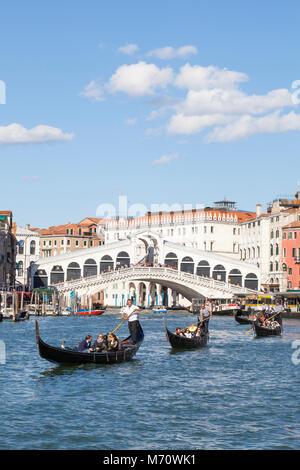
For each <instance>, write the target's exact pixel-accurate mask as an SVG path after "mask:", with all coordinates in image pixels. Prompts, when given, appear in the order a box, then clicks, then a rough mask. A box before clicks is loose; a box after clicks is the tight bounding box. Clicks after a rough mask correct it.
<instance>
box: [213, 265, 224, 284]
mask: <svg viewBox="0 0 300 470" xmlns="http://www.w3.org/2000/svg"><path fill="white" fill-rule="evenodd" d="M212 277H213V279H216V281H223V282H225V281H226V270H225V268H224V266H222V264H217V265H216V266H215V267H214V270H213V273H212Z"/></svg>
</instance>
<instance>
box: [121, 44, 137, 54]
mask: <svg viewBox="0 0 300 470" xmlns="http://www.w3.org/2000/svg"><path fill="white" fill-rule="evenodd" d="M138 50H139V47H138V46H137V44H126V45H125V46H122V47H119V49H118V51H119V52H122V53H123V54H127V55H133V54H134V53H135V52H137V51H138Z"/></svg>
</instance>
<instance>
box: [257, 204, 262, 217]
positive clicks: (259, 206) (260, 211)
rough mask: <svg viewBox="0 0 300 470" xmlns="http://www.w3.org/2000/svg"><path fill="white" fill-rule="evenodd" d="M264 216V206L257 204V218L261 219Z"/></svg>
mask: <svg viewBox="0 0 300 470" xmlns="http://www.w3.org/2000/svg"><path fill="white" fill-rule="evenodd" d="M261 214H262V205H261V204H256V217H257V218H258V217H261Z"/></svg>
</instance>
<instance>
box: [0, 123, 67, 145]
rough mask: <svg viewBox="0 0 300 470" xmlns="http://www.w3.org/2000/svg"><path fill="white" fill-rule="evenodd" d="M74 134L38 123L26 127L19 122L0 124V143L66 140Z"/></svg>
mask: <svg viewBox="0 0 300 470" xmlns="http://www.w3.org/2000/svg"><path fill="white" fill-rule="evenodd" d="M73 138H74V134H64V133H63V131H62V130H61V129H58V128H56V127H51V126H44V125H38V126H36V127H33V128H32V129H26V128H25V127H23V126H21V125H20V124H16V123H14V124H9V125H8V126H0V144H23V143H42V142H60V141H62V142H63V141H68V140H72V139H73Z"/></svg>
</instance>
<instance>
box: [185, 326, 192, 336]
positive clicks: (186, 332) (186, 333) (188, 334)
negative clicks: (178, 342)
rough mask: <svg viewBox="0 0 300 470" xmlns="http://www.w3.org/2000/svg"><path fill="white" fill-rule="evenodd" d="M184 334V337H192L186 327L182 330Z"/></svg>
mask: <svg viewBox="0 0 300 470" xmlns="http://www.w3.org/2000/svg"><path fill="white" fill-rule="evenodd" d="M184 336H185V337H186V338H191V337H192V333H191V332H190V330H189V329H188V328H186V329H185V330H184Z"/></svg>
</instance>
